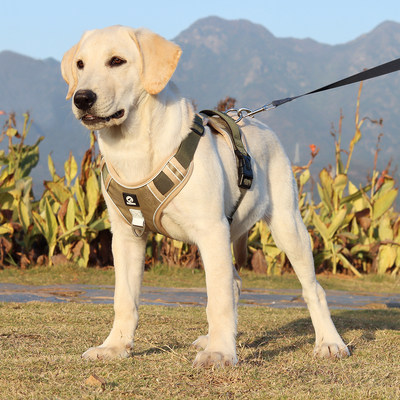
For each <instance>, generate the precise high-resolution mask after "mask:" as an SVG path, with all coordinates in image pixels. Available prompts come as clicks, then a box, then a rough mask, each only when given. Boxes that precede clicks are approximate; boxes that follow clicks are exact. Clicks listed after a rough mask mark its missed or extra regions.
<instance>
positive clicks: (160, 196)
mask: <svg viewBox="0 0 400 400" xmlns="http://www.w3.org/2000/svg"><path fill="white" fill-rule="evenodd" d="M203 134H204V126H203V121H202V119H201V118H200V117H199V116H198V115H196V116H195V119H194V121H193V124H192V127H191V130H190V132H189V134H188V136H187V137H186V138H185V139H184V140H183V141H182V143H181V145H180V147H179V149H178V151H177V152H176V153H175V154H174V155H173V156H171V158H169V159H168V160H167V161H166V163H165V164H164V165H163V166H162V167H161V168H160V169H159V170H158V172H157V173H156V174H154V175H153V176H152V177H151V178H150V179H148V180H147V181H144V182H142V183H139V184H135V185H126V184H123V183H121V182H120V181H119V180H117V179H116V177H115V175H116V173H115V171H114V170H113V168H112V166H111V165H109V166H108V165H107V163H106V160H104V158H103V160H102V165H101V167H100V169H101V179H102V181H103V184H104V189H105V192H106V193H107V195H108V197H109V199H110V200H111V201H112V202H113V204H114V205H115V206H116V208H117V210H118V211H119V213H120V214H121V215H122V217H123V218H124V220H125V221H126V222H127V223H128V224H130V225H131V226H132V230H133V233H134V235H136V236H142V235H143V233H144V231H145V229H146V228H147V229H148V230H150V231H152V232H159V233H161V234H163V235H166V236H168V233H167V232H166V231H165V230H164V228H163V226H162V224H161V216H162V211H163V209H164V208H165V207H166V206H167V204H168V203H169V201H171V200H172V199H173V198H174V197H175V196H176V194H177V193H178V192H179V191H180V190H181V189H182V188H183V187H184V186H185V184H186V182H187V180H188V179H189V177H190V175H191V173H192V171H193V156H194V153H195V151H196V149H197V145H198V143H199V140H200V138H201V136H203Z"/></svg>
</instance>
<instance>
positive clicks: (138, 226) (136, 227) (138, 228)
mask: <svg viewBox="0 0 400 400" xmlns="http://www.w3.org/2000/svg"><path fill="white" fill-rule="evenodd" d="M129 212H130V213H131V215H132V221H131V226H132V232H133V234H134V235H135V236H137V237H141V236H142V235H143V233H144V229H145V226H146V223H145V221H144V217H143V214H142V212H141V211H140V210H136V209H132V208H130V209H129Z"/></svg>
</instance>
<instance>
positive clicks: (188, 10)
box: [0, 0, 400, 60]
mask: <svg viewBox="0 0 400 400" xmlns="http://www.w3.org/2000/svg"><path fill="white" fill-rule="evenodd" d="M4 3H5V4H4ZM210 15H217V16H219V17H222V18H226V19H239V18H243V19H248V20H250V21H252V22H255V23H258V24H261V25H263V26H264V27H266V28H267V29H268V30H269V31H270V32H271V33H272V34H274V35H275V36H277V37H295V38H307V37H309V38H312V39H315V40H317V41H319V42H322V43H328V44H339V43H345V42H348V41H350V40H353V39H355V38H356V37H358V36H360V35H362V34H364V33H367V32H369V31H371V30H372V29H374V28H375V27H376V26H377V25H379V24H380V23H381V22H383V21H386V20H391V21H395V22H399V23H400V1H399V0H381V1H379V2H377V1H376V0H361V1H360V0H357V1H352V0H347V1H342V0H336V1H334V0H333V1H329V2H327V1H323V0H310V1H307V0H304V1H299V0H295V1H292V0H286V1H285V0H280V1H279V0H273V1H270V0H263V1H262V0H250V1H245V0H243V1H236V0H231V1H224V0H222V1H218V0H214V1H209V0H199V1H191V0H184V1H172V0H169V1H168V0H163V1H160V0H148V1H145V0H139V1H137V0H130V1H129V0H121V1H118V0H108V1H104V0H97V1H90V0H87V1H85V0H64V1H63V2H57V1H54V0H36V1H31V0H30V1H26V0H22V1H21V0H20V1H12V0H3V1H2V2H1V4H0V18H1V19H0V51H2V50H13V51H16V52H18V53H21V54H25V55H28V56H31V57H34V58H39V59H40V58H47V57H53V58H55V59H57V60H61V58H62V55H63V53H64V52H65V51H66V50H67V49H68V48H69V47H71V46H72V45H73V44H74V43H75V42H77V41H78V40H79V38H80V36H81V34H82V33H83V32H84V31H85V30H88V29H94V28H102V27H105V26H108V25H115V24H121V25H128V26H132V27H140V26H144V27H147V28H149V29H151V30H153V31H155V32H157V33H159V34H161V35H162V36H164V37H166V38H167V39H173V38H174V37H175V36H176V35H178V34H179V33H180V32H181V31H182V30H184V29H186V28H187V27H188V26H189V25H190V24H192V23H193V22H195V21H196V20H197V19H199V18H203V17H207V16H210Z"/></svg>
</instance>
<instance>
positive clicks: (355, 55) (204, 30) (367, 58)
mask: <svg viewBox="0 0 400 400" xmlns="http://www.w3.org/2000/svg"><path fill="white" fill-rule="evenodd" d="M174 41H175V42H176V43H178V44H179V45H180V46H181V47H182V49H183V54H182V57H181V61H180V63H179V65H178V68H177V71H176V73H175V75H174V78H173V80H174V81H175V82H176V83H177V84H178V87H179V88H180V89H181V91H182V92H183V94H184V95H186V96H187V97H189V98H191V99H193V100H194V102H195V104H196V105H197V108H198V110H201V109H203V108H213V107H215V106H216V104H217V103H218V101H219V100H220V99H222V98H225V97H226V96H231V97H234V98H235V99H236V100H237V103H236V105H237V106H238V107H248V108H257V107H259V106H262V105H264V104H266V103H269V102H270V101H272V100H276V99H280V98H284V97H289V96H294V95H298V94H302V93H304V92H308V91H311V90H314V89H316V88H318V87H321V86H324V85H326V84H329V83H332V82H334V81H336V80H339V79H342V78H344V77H347V76H349V75H351V74H354V73H356V72H359V71H362V70H363V69H364V68H371V67H373V66H376V65H378V64H381V63H384V62H387V61H390V60H393V59H395V58H399V57H400V24H398V23H395V22H389V21H388V22H384V23H382V24H381V25H379V26H378V27H376V28H375V29H374V30H373V31H371V32H368V33H366V34H364V35H362V36H360V37H358V38H356V39H355V40H352V41H350V42H348V43H345V44H341V45H335V46H332V45H326V44H321V43H318V42H316V41H314V40H311V39H304V40H303V39H302V40H300V39H295V38H277V37H275V36H274V35H272V34H271V33H270V32H269V31H268V30H267V29H266V28H265V27H263V26H261V25H257V24H254V23H251V22H249V21H246V20H235V21H228V20H224V19H221V18H218V17H208V18H204V19H200V20H198V21H197V22H195V23H194V24H193V25H191V26H190V27H188V28H187V29H186V30H185V31H183V32H182V33H180V34H179V35H178V36H177V37H176V38H175V39H174ZM66 91H67V88H66V84H65V83H64V82H63V80H62V78H61V74H60V64H59V62H57V61H56V60H54V59H46V60H34V59H31V58H29V57H25V56H22V55H19V54H15V53H12V52H1V53H0V110H4V111H7V112H8V111H15V112H16V113H17V115H18V116H20V115H21V114H22V113H23V112H25V111H27V110H28V111H29V112H30V113H31V116H32V118H33V119H34V124H33V126H32V135H31V141H32V142H33V141H34V140H35V139H36V137H37V136H39V135H44V136H45V140H44V141H43V142H42V144H41V145H40V149H41V155H42V156H41V161H40V166H39V167H38V168H36V170H35V173H34V178H35V179H36V181H39V182H40V180H42V179H44V178H46V177H47V176H48V173H47V154H48V153H49V152H50V151H52V154H53V158H54V161H55V163H56V167H57V168H58V169H61V168H62V164H63V163H64V161H65V160H66V158H67V157H68V154H69V152H70V151H73V153H74V154H75V155H76V157H77V158H78V159H80V157H81V156H82V155H83V152H84V151H85V150H86V148H87V147H88V145H89V136H88V134H87V133H86V132H85V129H84V128H83V127H81V126H80V124H79V123H78V122H77V121H76V120H75V118H74V117H73V115H72V112H71V106H70V103H69V102H67V101H65V95H66ZM399 92H400V73H394V74H391V75H388V76H385V77H380V78H376V79H373V80H369V81H366V82H365V83H364V86H363V91H362V95H361V108H360V110H361V112H360V117H364V116H368V117H369V118H371V119H380V118H383V127H380V126H376V125H373V124H371V123H369V122H368V121H365V123H364V125H363V130H362V132H363V139H362V140H361V142H360V143H359V144H358V145H357V151H356V152H355V154H354V156H353V159H352V164H353V167H354V171H355V175H356V177H357V178H359V179H361V178H365V176H366V174H367V171H368V170H371V168H372V164H373V163H372V160H373V154H374V152H375V146H376V142H377V137H378V135H379V133H381V132H383V133H384V136H383V137H382V139H381V143H380V147H381V148H382V150H381V151H380V153H379V165H380V167H383V166H385V165H386V163H387V162H388V160H389V159H390V158H393V165H396V164H397V163H398V161H397V157H396V155H397V149H399V148H400V132H399V130H400V128H399V127H400V114H399V113H398V112H397V111H398V110H399V109H400V96H399V95H398V93H399ZM357 93H358V85H351V86H347V87H343V88H340V89H335V90H331V91H327V92H324V93H319V94H315V95H311V96H307V97H304V98H301V99H298V100H295V101H293V102H291V103H288V104H285V105H283V106H281V107H279V108H278V109H276V110H273V111H268V112H264V113H262V114H259V116H258V118H260V119H261V120H263V121H264V122H266V123H267V124H268V125H270V127H271V128H272V129H273V130H274V131H275V132H276V133H277V134H278V136H279V138H280V140H281V141H282V143H283V145H284V146H285V148H286V150H287V153H288V155H289V157H290V158H291V159H292V160H293V161H294V162H296V163H306V162H307V161H308V158H309V153H310V151H309V145H310V144H315V145H317V146H318V147H320V149H321V150H320V154H319V155H318V157H317V159H316V165H315V167H314V170H315V171H316V170H318V168H320V167H321V166H326V165H328V164H329V163H334V147H333V144H332V142H333V139H332V136H331V134H330V132H331V131H337V130H338V122H339V117H340V110H342V113H343V116H344V119H343V139H342V141H343V143H344V145H345V146H346V145H347V144H348V142H349V141H350V139H351V138H352V136H353V133H354V113H355V107H356V101H357ZM1 118H3V117H1ZM0 122H1V121H0Z"/></svg>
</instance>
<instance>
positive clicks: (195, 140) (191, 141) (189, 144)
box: [175, 115, 204, 169]
mask: <svg viewBox="0 0 400 400" xmlns="http://www.w3.org/2000/svg"><path fill="white" fill-rule="evenodd" d="M203 134H204V126H203V120H202V119H201V118H200V117H199V116H198V115H196V116H195V117H194V121H193V124H192V128H191V130H190V132H189V134H188V135H187V136H186V138H185V139H183V141H182V143H181V145H180V146H179V149H178V151H177V153H176V155H175V158H176V159H177V160H178V161H179V163H180V164H181V165H182V166H183V167H184V168H186V169H187V168H188V167H189V165H190V163H191V162H192V160H193V156H194V153H195V152H196V149H197V145H198V144H199V140H200V138H201V137H202V136H203Z"/></svg>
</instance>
